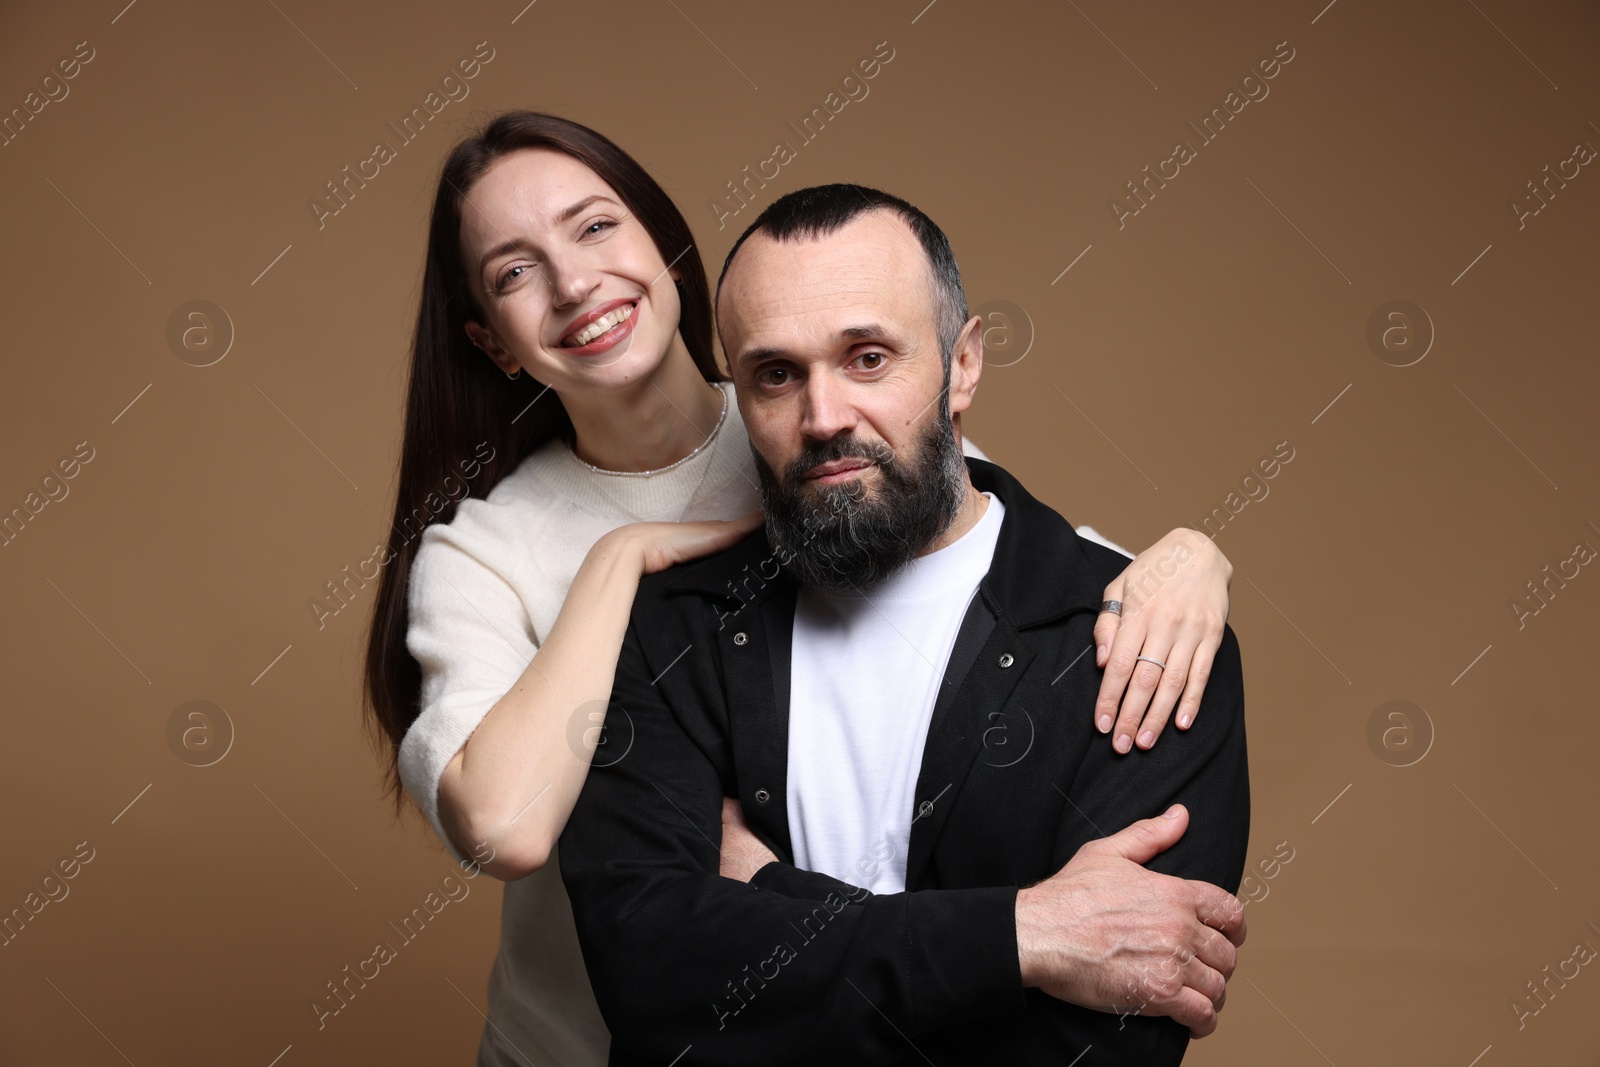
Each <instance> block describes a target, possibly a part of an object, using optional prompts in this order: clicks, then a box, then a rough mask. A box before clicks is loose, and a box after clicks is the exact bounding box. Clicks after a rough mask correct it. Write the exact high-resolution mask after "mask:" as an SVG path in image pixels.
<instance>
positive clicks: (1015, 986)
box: [560, 185, 1249, 1065]
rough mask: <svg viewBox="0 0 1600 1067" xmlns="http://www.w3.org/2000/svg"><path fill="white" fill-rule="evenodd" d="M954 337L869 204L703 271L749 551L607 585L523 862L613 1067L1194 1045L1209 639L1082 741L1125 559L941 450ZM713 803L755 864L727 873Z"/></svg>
mask: <svg viewBox="0 0 1600 1067" xmlns="http://www.w3.org/2000/svg"><path fill="white" fill-rule="evenodd" d="M981 325H982V324H981V321H980V320H979V319H978V318H975V317H974V318H971V319H969V318H968V316H967V309H966V302H965V298H964V297H963V296H962V292H961V284H960V276H959V274H958V272H957V271H956V266H955V261H954V258H953V257H952V256H951V254H950V250H949V244H948V241H947V240H946V239H945V237H944V234H943V233H942V232H940V231H939V229H938V227H937V226H935V225H934V224H933V223H932V222H931V220H928V219H927V217H926V216H924V215H923V214H922V213H921V212H919V211H917V210H916V209H915V208H913V207H911V205H909V204H906V203H905V202H904V201H901V200H899V199H897V198H894V197H891V196H888V195H886V194H883V193H880V192H877V191H876V190H871V189H865V188H862V187H859V186H843V185H840V186H824V187H820V188H816V189H807V190H801V191H799V192H796V193H791V194H789V195H788V196H785V197H783V198H781V199H780V200H778V201H777V202H775V203H774V204H773V205H772V206H771V207H769V208H768V209H767V210H766V211H765V212H764V213H763V214H762V215H761V217H760V218H758V219H757V220H756V222H755V223H754V224H752V226H751V228H750V229H749V230H747V231H746V232H745V234H744V236H742V237H741V238H740V239H739V243H738V244H736V245H735V246H734V249H733V251H732V252H731V253H730V255H729V258H728V261H727V263H726V264H725V266H724V268H723V278H722V281H721V282H720V283H719V293H718V326H719V331H720V333H721V336H722V339H723V346H724V349H725V351H726V352H727V356H728V360H729V364H730V367H731V369H732V373H733V377H734V380H735V384H736V387H737V390H738V396H739V406H740V412H741V414H742V415H743V418H744V422H745V426H746V428H747V430H748V432H749V434H750V441H751V446H752V448H753V450H754V451H755V453H756V465H757V470H758V472H759V474H760V476H761V482H762V491H763V496H764V498H765V502H766V514H767V522H766V529H765V530H764V531H761V532H758V533H756V534H753V535H751V536H750V537H749V538H747V539H746V540H745V541H743V542H741V543H740V544H738V545H736V546H735V547H734V548H732V549H730V550H728V551H727V552H724V553H721V554H719V555H716V556H712V557H708V558H705V559H702V560H698V561H695V562H693V563H690V564H686V565H682V566H678V567H675V568H672V569H670V570H668V571H665V572H662V573H660V574H656V575H651V576H649V577H647V578H645V579H644V580H643V581H642V582H641V585H640V590H639V595H638V598H637V600H636V601H635V604H634V610H633V617H632V621H631V623H630V625H629V629H628V633H627V637H626V639H625V640H624V643H623V647H622V653H621V657H620V661H619V663H618V666H617V674H616V686H615V690H614V692H613V695H612V701H611V706H610V709H609V710H608V713H607V725H606V731H607V737H606V742H605V749H604V751H607V752H609V753H612V754H611V755H610V756H608V757H605V758H602V759H597V761H596V765H595V767H594V768H593V770H592V771H591V772H590V774H589V778H588V780H587V782H586V784H585V786H584V789H583V792H582V794H581V795H580V797H579V800H578V802H577V806H576V808H575V810H574V811H573V814H572V817H571V819H570V820H569V822H568V824H567V830H566V832H565V833H564V834H563V835H562V838H561V844H560V862H561V867H562V874H563V877H564V879H565V882H566V885H567V888H568V892H569V895H570V897H571V900H572V906H573V912H574V916H575V918H576V920H577V924H578V934H579V940H580V943H581V944H582V946H583V951H584V958H585V962H586V964H587V966H588V969H589V974H590V978H591V981H592V983H593V986H594V992H595V995H596V997H597V999H598V1002H599V1004H600V1008H601V1011H602V1013H603V1014H604V1016H605V1018H606V1022H607V1025H608V1026H609V1027H610V1029H611V1032H612V1040H613V1045H612V1058H611V1062H612V1063H613V1064H643V1063H657V1064H666V1063H676V1064H681V1065H688V1064H748V1063H818V1064H849V1063H860V1064H868V1063H872V1064H878V1063H898V1062H902V1061H903V1062H906V1063H913V1062H915V1063H923V1062H932V1063H938V1064H947V1063H948V1064H968V1063H973V1064H975V1063H1007V1064H1018V1063H1040V1064H1043V1063H1051V1064H1067V1063H1070V1062H1075V1061H1074V1057H1077V1056H1079V1055H1081V1054H1083V1053H1084V1052H1085V1051H1086V1050H1087V1049H1089V1048H1093V1049H1094V1052H1093V1055H1092V1057H1091V1058H1090V1059H1088V1060H1085V1063H1096V1064H1105V1063H1129V1064H1133V1063H1137V1064H1174V1063H1177V1062H1178V1061H1179V1060H1180V1059H1181V1058H1182V1055H1183V1051H1184V1049H1185V1047H1186V1045H1187V1042H1188V1040H1189V1037H1190V1034H1191V1032H1192V1033H1194V1034H1197V1035H1201V1036H1203V1035H1204V1034H1206V1033H1209V1032H1210V1031H1211V1030H1212V1029H1213V1028H1214V1027H1215V1025H1216V1011H1217V1010H1219V1009H1220V1008H1221V1007H1222V1003H1223V999H1224V996H1225V985H1226V979H1227V977H1228V976H1229V975H1230V974H1231V973H1232V970H1233V966H1234V962H1235V954H1234V946H1235V945H1236V944H1238V943H1240V942H1242V940H1243V935H1244V922H1243V912H1242V908H1241V906H1240V904H1239V902H1238V901H1237V899H1235V898H1234V897H1233V896H1232V894H1231V891H1232V890H1234V889H1236V888H1237V886H1238V883H1239V879H1240V876H1241V874H1242V872H1243V866H1244V858H1245V847H1246V840H1247V837H1248V832H1249V786H1248V780H1247V774H1246V760H1245V743H1244V720H1243V710H1244V709H1243V692H1242V681H1241V675H1240V663H1239V650H1238V644H1237V640H1236V639H1235V637H1234V635H1233V633H1232V631H1231V629H1225V630H1224V638H1223V642H1222V645H1221V647H1220V648H1219V649H1218V652H1217V656H1216V661H1215V665H1214V668H1213V673H1212V676H1211V678H1210V681H1209V684H1208V685H1207V687H1206V691H1205V696H1204V700H1203V707H1202V709H1201V713H1200V714H1199V716H1198V717H1197V718H1196V720H1195V724H1194V726H1193V727H1191V728H1190V730H1188V731H1187V732H1185V733H1182V734H1179V735H1176V736H1172V737H1168V738H1166V739H1164V740H1163V742H1162V744H1161V746H1160V747H1158V748H1156V749H1153V750H1150V751H1135V752H1133V753H1130V754H1128V755H1118V754H1117V753H1116V752H1115V751H1114V750H1113V749H1112V748H1111V746H1110V745H1108V744H1105V743H1104V739H1103V737H1102V736H1101V735H1099V734H1098V733H1096V732H1095V730H1094V726H1093V724H1092V722H1091V714H1090V712H1091V711H1092V709H1093V706H1094V702H1095V697H1096V693H1097V689H1098V685H1099V677H1100V671H1099V669H1097V668H1096V667H1095V666H1094V657H1093V656H1092V655H1087V653H1088V652H1089V651H1090V650H1091V649H1092V647H1093V630H1092V628H1093V626H1094V622H1095V619H1096V615H1097V612H1098V610H1099V608H1100V604H1099V602H1098V599H1097V598H1098V596H1099V593H1100V591H1101V590H1102V589H1103V588H1104V586H1105V585H1106V583H1107V582H1108V581H1109V580H1110V579H1111V578H1112V577H1114V576H1115V575H1116V574H1117V573H1118V572H1119V571H1120V570H1121V569H1122V567H1123V566H1124V564H1125V562H1126V561H1125V560H1124V559H1123V558H1122V557H1121V556H1119V555H1117V554H1116V553H1115V552H1113V551H1111V550H1110V549H1106V548H1103V547H1101V546H1099V545H1096V544H1093V543H1090V542H1088V541H1085V540H1083V539H1081V538H1079V537H1078V536H1077V534H1076V533H1075V532H1074V531H1073V529H1072V527H1071V526H1070V525H1069V524H1068V523H1067V522H1066V521H1065V520H1064V519H1062V518H1061V517H1060V516H1059V515H1057V514H1056V513H1055V512H1054V511H1052V510H1050V509H1049V508H1048V507H1046V506H1045V505H1043V504H1041V503H1040V502H1039V501H1037V500H1035V499H1034V498H1033V497H1032V496H1030V495H1029V494H1028V493H1027V492H1026V490H1024V489H1023V487H1022V486H1021V485H1020V484H1019V483H1018V482H1017V481H1016V480H1015V479H1014V478H1012V477H1011V476H1010V475H1009V474H1007V473H1006V472H1005V471H1004V470H1002V469H1001V468H999V467H997V466H995V465H994V464H991V463H987V462H984V461H982V460H978V459H965V460H963V457H962V456H961V452H960V442H959V437H958V436H957V435H958V434H959V432H960V427H959V418H960V414H961V412H963V411H964V410H966V408H967V407H968V406H969V405H970V404H971V401H972V397H973V393H974V391H975V389H976V386H977V382H978V377H979V374H980V371H981V369H982V364H983V342H982V333H981ZM724 795H729V796H736V797H737V798H738V800H739V802H740V805H741V806H742V808H743V812H744V817H745V818H746V819H747V820H748V822H749V825H750V827H751V828H752V829H753V831H754V833H755V834H756V835H758V836H759V837H760V839H761V840H762V841H764V842H765V843H766V846H768V847H769V848H770V856H771V857H772V858H770V860H769V859H768V858H767V856H762V857H761V858H760V859H758V860H757V861H756V863H755V864H752V865H751V866H758V869H755V870H754V872H753V874H750V875H749V877H748V881H745V880H741V879H739V878H733V877H724V876H723V875H722V874H721V873H720V872H721V870H722V869H723V867H724V864H723V862H722V861H721V860H719V841H720V840H721V832H722V824H721V811H722V806H723V797H724ZM1163 813H1166V817H1162V815H1163ZM1130 824H1131V825H1130ZM1114 831H1115V832H1114ZM748 851H749V850H746V852H748ZM727 866H730V867H731V868H732V869H733V870H738V867H739V863H737V862H733V863H730V864H727ZM747 873H748V872H747ZM1219 887H1221V888H1219Z"/></svg>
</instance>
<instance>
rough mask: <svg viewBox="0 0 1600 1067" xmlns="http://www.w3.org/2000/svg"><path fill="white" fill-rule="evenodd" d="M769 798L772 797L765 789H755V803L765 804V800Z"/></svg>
mask: <svg viewBox="0 0 1600 1067" xmlns="http://www.w3.org/2000/svg"><path fill="white" fill-rule="evenodd" d="M771 799H772V794H771V793H769V792H767V791H766V790H765V789H757V790H756V803H757V804H765V803H766V802H767V801H769V800H771Z"/></svg>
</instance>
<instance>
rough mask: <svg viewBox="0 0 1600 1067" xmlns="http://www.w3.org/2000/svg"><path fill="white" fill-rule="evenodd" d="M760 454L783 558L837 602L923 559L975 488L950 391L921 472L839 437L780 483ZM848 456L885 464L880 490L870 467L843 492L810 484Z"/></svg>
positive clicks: (771, 523) (921, 456) (815, 449)
mask: <svg viewBox="0 0 1600 1067" xmlns="http://www.w3.org/2000/svg"><path fill="white" fill-rule="evenodd" d="M751 451H752V452H753V453H754V454H755V461H756V473H757V475H758V476H759V477H760V479H761V496H762V500H763V502H764V505H765V507H766V513H767V539H768V540H769V541H771V542H772V547H773V548H774V549H775V550H776V552H777V557H778V559H779V560H780V561H782V563H783V565H784V566H785V567H787V568H788V569H789V571H790V573H791V574H793V575H794V576H795V578H796V579H797V580H798V581H799V582H800V583H801V584H802V585H807V586H813V587H816V588H819V589H821V590H823V591H825V592H828V593H832V594H835V595H847V594H851V593H857V594H859V593H861V592H862V591H863V590H865V589H867V588H868V587H869V586H872V585H875V584H877V583H878V582H880V581H882V580H883V579H885V578H887V577H889V575H891V574H893V573H894V572H895V571H897V570H899V569H900V568H901V567H903V566H905V564H907V563H908V562H910V561H911V560H912V559H914V558H916V556H917V554H918V553H920V552H921V551H922V550H923V549H924V548H926V547H927V546H928V545H929V544H931V543H932V542H933V540H934V538H936V537H938V536H939V535H940V534H941V533H943V532H944V531H945V530H946V529H947V528H948V527H949V525H950V523H951V522H952V521H954V519H955V516H956V512H957V510H958V509H959V508H960V506H961V500H962V497H963V495H964V494H965V493H966V488H967V477H966V474H967V467H966V461H965V460H964V459H963V458H962V455H961V446H960V445H959V444H957V443H956V436H955V427H954V425H953V424H952V423H951V421H950V404H949V399H948V394H947V393H941V394H940V397H939V413H938V416H937V417H936V418H934V419H933V420H931V421H930V424H929V426H928V429H927V430H926V432H924V433H923V435H922V437H921V438H920V439H919V441H918V443H917V456H916V463H915V465H914V466H908V465H907V464H906V463H905V462H904V461H902V460H899V459H897V458H896V457H895V455H894V451H893V450H892V449H891V448H889V446H888V445H887V444H885V443H883V442H882V441H877V442H873V443H872V444H866V443H863V442H860V441H857V440H856V439H855V438H853V437H834V438H831V439H830V440H827V441H822V442H817V443H814V444H812V445H809V446H807V448H806V449H805V451H804V452H802V453H801V454H800V455H799V456H797V457H795V459H794V460H793V461H792V462H790V464H789V465H788V469H787V471H786V472H785V475H784V478H783V479H782V481H779V480H778V478H777V476H776V475H775V474H774V472H773V470H772V467H771V466H769V465H768V464H767V462H766V460H764V459H763V458H762V457H761V453H759V452H756V451H755V448H754V446H753V445H752V446H751ZM848 457H861V458H864V459H867V460H870V461H872V462H873V463H874V464H876V466H877V469H878V473H879V474H880V475H881V476H882V477H881V478H880V479H879V480H878V481H879V484H878V485H877V487H876V488H875V489H873V490H871V491H868V490H867V488H866V484H865V483H866V480H867V478H868V477H869V475H868V474H867V470H870V468H864V469H863V471H862V473H860V474H858V475H856V476H855V477H853V478H850V479H849V480H847V481H844V482H840V483H837V484H834V485H818V484H815V483H810V482H807V481H806V480H805V473H806V472H807V471H809V470H811V469H812V468H814V467H816V466H817V465H818V464H820V463H827V462H829V461H830V460H836V459H845V458H848Z"/></svg>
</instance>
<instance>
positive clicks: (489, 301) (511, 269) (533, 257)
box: [461, 148, 681, 394]
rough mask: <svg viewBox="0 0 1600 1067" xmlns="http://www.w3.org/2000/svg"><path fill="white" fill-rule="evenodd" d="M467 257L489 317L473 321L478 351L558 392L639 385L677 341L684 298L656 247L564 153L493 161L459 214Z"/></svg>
mask: <svg viewBox="0 0 1600 1067" xmlns="http://www.w3.org/2000/svg"><path fill="white" fill-rule="evenodd" d="M461 255H462V262H463V264H464V265H465V267H466V272H467V277H468V281H469V284H470V285H471V287H472V293H473V296H474V297H475V298H476V299H477V301H478V306H479V307H480V308H482V309H483V311H484V315H485V317H486V319H487V321H486V322H482V323H476V322H468V324H467V332H468V334H469V335H470V336H471V338H472V340H473V343H474V344H476V345H477V346H478V347H479V348H482V349H483V350H484V351H486V352H487V353H489V355H490V356H491V358H493V359H494V361H495V363H496V364H498V365H499V366H500V368H501V369H502V370H512V369H514V368H515V367H517V366H521V367H522V368H524V369H525V370H527V371H528V373H529V374H531V375H533V376H534V377H535V378H537V379H538V380H539V381H541V382H543V383H545V384H546V385H548V386H550V387H551V388H553V389H555V390H556V392H557V393H558V394H559V393H561V392H562V391H563V390H564V389H569V390H570V389H583V388H586V387H594V386H607V385H620V384H623V383H627V382H636V381H638V380H640V379H641V378H644V377H646V376H648V375H649V374H651V373H652V372H653V371H654V370H655V369H656V368H657V367H658V366H659V365H660V364H661V360H662V358H663V357H664V356H665V354H666V352H667V350H668V349H669V347H671V345H672V344H674V343H675V342H677V333H678V314H679V303H678V291H677V287H676V286H675V285H674V278H673V276H672V273H671V272H670V270H669V268H668V266H667V264H666V262H664V261H663V259H662V257H661V253H660V252H659V251H658V250H657V249H656V246H655V242H654V241H653V240H652V239H651V237H650V234H649V233H648V232H647V231H646V230H645V228H644V226H643V224H641V223H640V222H639V221H638V220H637V219H636V218H635V217H634V215H633V213H632V212H631V211H629V210H628V208H627V206H626V205H625V204H623V202H622V198H621V197H620V196H618V195H617V192H616V190H614V189H612V188H611V186H609V185H608V184H606V182H605V181H604V180H602V179H601V178H600V176H599V175H597V174H596V173H595V172H594V171H592V170H590V169H589V168H588V167H587V166H585V165H584V164H583V163H580V162H579V161H578V160H576V159H573V158H572V157H571V156H568V155H566V154H564V153H562V152H557V151H553V150H551V149H545V148H526V149H519V150H518V151H515V152H512V153H510V154H508V155H506V156H503V157H501V158H500V159H498V160H496V161H495V162H494V163H492V164H490V166H489V169H488V170H486V171H485V172H484V174H483V176H482V177H481V178H479V179H478V181H477V182H476V183H475V184H474V185H473V186H472V188H471V189H469V190H468V191H467V195H466V197H465V199H464V201H463V203H462V205H461ZM677 343H680V344H681V342H677Z"/></svg>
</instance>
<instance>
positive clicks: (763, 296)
mask: <svg viewBox="0 0 1600 1067" xmlns="http://www.w3.org/2000/svg"><path fill="white" fill-rule="evenodd" d="M929 277H930V272H929V267H928V263H927V257H926V255H925V254H924V253H923V251H922V247H921V245H920V244H919V243H918V242H917V239H916V236H915V235H914V234H913V233H912V232H911V228H910V227H909V226H907V225H906V224H905V223H904V222H903V221H902V220H901V219H900V218H899V217H898V216H896V215H894V214H893V213H892V212H887V211H881V210H879V211H870V212H864V213H862V214H861V215H858V216H856V217H855V218H853V219H851V220H850V221H849V222H848V223H846V224H845V225H844V226H841V227H840V228H839V229H837V230H834V231H833V232H832V233H829V234H825V235H822V236H819V237H802V238H798V239H796V238H790V239H788V240H784V241H778V240H775V239H774V238H773V237H772V236H771V235H770V234H766V233H754V234H751V235H750V237H749V238H748V239H747V240H746V241H745V243H744V245H742V246H741V247H740V249H739V252H738V253H737V254H736V255H735V256H734V260H733V263H732V264H730V265H729V268H728V276H727V278H726V279H724V282H723V292H722V299H721V301H720V303H721V305H722V306H721V309H720V310H721V311H722V312H723V314H724V316H725V317H726V320H727V321H726V325H728V326H730V327H734V328H737V329H744V330H749V329H752V328H759V327H760V325H761V323H762V322H763V321H764V320H769V319H771V318H773V317H778V318H787V317H790V316H796V315H814V314H816V313H819V312H835V311H837V312H840V313H846V312H848V314H846V315H845V317H854V318H859V317H861V315H862V314H865V313H866V312H868V311H869V310H870V309H872V308H874V307H877V308H885V309H887V308H895V309H898V310H900V311H901V312H902V313H904V312H905V311H913V312H914V311H917V310H920V309H921V306H922V304H923V302H925V301H926V299H927V288H928V287H927V282H928V280H929ZM827 317H828V318H834V317H836V316H834V315H832V314H829V315H828V316H827Z"/></svg>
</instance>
